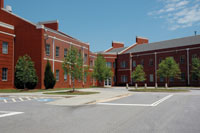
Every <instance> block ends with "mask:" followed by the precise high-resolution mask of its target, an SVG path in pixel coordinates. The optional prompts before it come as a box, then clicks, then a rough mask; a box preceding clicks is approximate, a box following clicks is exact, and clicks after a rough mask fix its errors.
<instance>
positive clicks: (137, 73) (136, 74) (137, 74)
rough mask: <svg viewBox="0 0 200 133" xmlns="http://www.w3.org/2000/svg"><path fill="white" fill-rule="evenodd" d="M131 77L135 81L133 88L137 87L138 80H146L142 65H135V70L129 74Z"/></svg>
mask: <svg viewBox="0 0 200 133" xmlns="http://www.w3.org/2000/svg"><path fill="white" fill-rule="evenodd" d="M131 78H133V80H134V81H135V88H136V89H137V83H138V82H143V81H145V80H146V74H145V72H144V70H143V66H142V65H137V67H136V68H135V70H134V71H133V72H132V74H131Z"/></svg>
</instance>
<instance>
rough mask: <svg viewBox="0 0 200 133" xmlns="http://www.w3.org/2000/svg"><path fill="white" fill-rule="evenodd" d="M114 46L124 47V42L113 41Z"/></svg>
mask: <svg viewBox="0 0 200 133" xmlns="http://www.w3.org/2000/svg"><path fill="white" fill-rule="evenodd" d="M112 47H113V48H123V47H124V43H121V42H112Z"/></svg>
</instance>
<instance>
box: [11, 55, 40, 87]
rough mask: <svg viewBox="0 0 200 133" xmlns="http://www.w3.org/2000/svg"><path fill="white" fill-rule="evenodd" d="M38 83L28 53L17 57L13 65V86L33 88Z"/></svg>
mask: <svg viewBox="0 0 200 133" xmlns="http://www.w3.org/2000/svg"><path fill="white" fill-rule="evenodd" d="M37 83H38V77H37V74H36V70H35V67H34V62H33V61H32V60H31V57H30V56H28V55H25V56H22V57H19V59H18V61H17V64H16V66H15V86H16V88H18V89H26V88H28V89H34V88H35V87H36V85H37Z"/></svg>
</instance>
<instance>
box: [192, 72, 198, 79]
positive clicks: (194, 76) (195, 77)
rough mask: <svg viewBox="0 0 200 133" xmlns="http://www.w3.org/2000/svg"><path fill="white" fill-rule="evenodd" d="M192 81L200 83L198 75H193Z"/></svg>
mask: <svg viewBox="0 0 200 133" xmlns="http://www.w3.org/2000/svg"><path fill="white" fill-rule="evenodd" d="M192 81H198V77H197V75H196V74H194V73H193V74H192Z"/></svg>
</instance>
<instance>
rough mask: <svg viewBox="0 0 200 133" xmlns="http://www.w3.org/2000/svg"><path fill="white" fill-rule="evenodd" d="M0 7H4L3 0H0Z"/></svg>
mask: <svg viewBox="0 0 200 133" xmlns="http://www.w3.org/2000/svg"><path fill="white" fill-rule="evenodd" d="M0 8H4V0H0Z"/></svg>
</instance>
